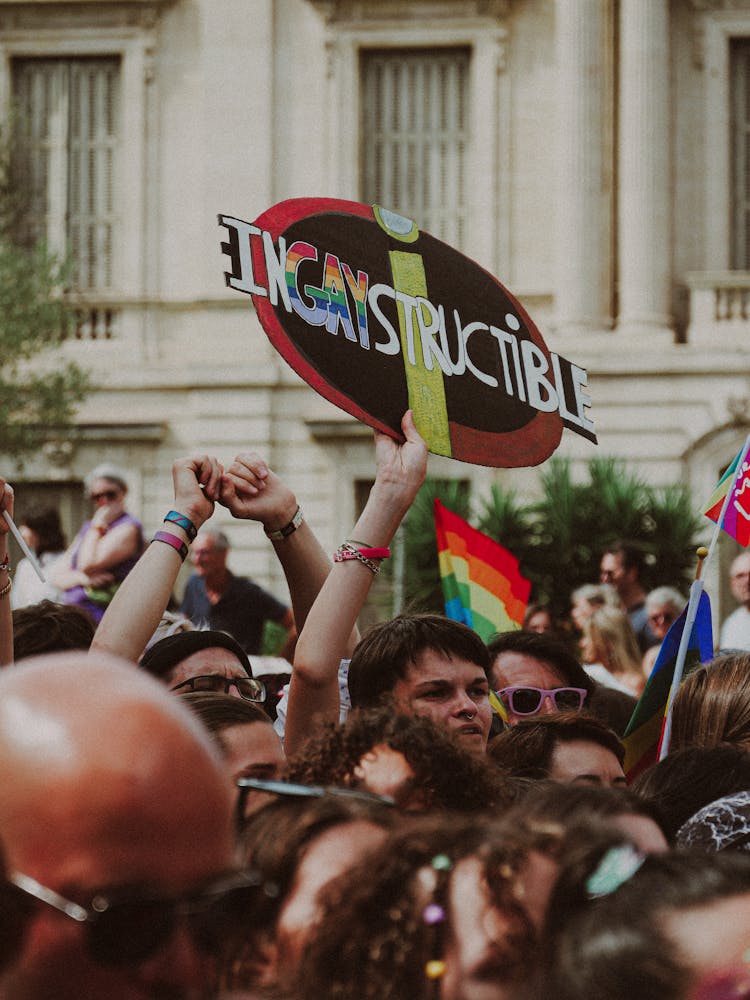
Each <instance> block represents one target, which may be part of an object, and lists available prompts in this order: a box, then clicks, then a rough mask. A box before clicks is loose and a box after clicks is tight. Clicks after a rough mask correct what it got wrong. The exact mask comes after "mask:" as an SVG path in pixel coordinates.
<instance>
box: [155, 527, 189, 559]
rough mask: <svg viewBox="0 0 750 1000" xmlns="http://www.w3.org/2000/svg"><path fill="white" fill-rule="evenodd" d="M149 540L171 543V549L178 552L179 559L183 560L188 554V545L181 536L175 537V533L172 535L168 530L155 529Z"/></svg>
mask: <svg viewBox="0 0 750 1000" xmlns="http://www.w3.org/2000/svg"><path fill="white" fill-rule="evenodd" d="M151 541H152V542H164V543H165V544H166V545H171V547H172V548H173V549H176V550H177V552H179V554H180V559H182V561H183V562H185V556H187V554H188V547H187V545H186V544H185V543H184V542H183V541H182V539H181V538H178V537H177V535H172V534H170V533H169V532H168V531H157V532H156V534H155V535H154V537H153V538H152V539H151Z"/></svg>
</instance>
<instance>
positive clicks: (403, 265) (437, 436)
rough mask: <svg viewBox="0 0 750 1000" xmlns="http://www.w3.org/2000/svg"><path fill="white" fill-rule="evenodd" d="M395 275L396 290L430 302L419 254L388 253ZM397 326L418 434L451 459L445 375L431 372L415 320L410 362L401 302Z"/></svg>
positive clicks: (404, 317)
mask: <svg viewBox="0 0 750 1000" xmlns="http://www.w3.org/2000/svg"><path fill="white" fill-rule="evenodd" d="M388 256H389V258H390V261H391V273H392V274H393V287H394V288H395V289H396V290H397V291H399V292H405V293H406V294H407V295H413V296H415V297H416V296H420V297H421V298H424V299H426V298H427V276H426V275H425V273H424V264H423V262H422V257H421V255H420V254H418V253H407V252H406V251H405V250H391V251H389V253H388ZM397 306H398V324H399V328H400V330H401V350H402V352H403V355H404V370H405V372H406V388H407V392H408V395H409V406H410V408H411V409H412V410H413V411H414V422H415V424H416V425H417V430H418V431H419V433H420V434H421V435H422V437H423V438H424V439H425V441H426V442H427V447H428V448H429V449H430V451H432V452H436V453H437V454H438V455H448V456H449V457H450V456H452V454H453V451H452V449H451V439H450V431H449V428H448V409H447V405H446V402H445V386H444V385H443V373H442V371H441V370H440V368H439V367H438V366H435V367H434V368H433V369H432V371H430V370H429V369H428V368H427V367H426V365H425V363H424V356H423V353H422V344H421V341H420V339H419V330H418V328H417V323H416V317H412V320H413V342H414V364H411V362H410V361H409V345H408V339H407V336H406V311H405V309H404V304H403V302H398V303H397Z"/></svg>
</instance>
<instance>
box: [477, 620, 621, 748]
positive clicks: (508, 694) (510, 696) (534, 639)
mask: <svg viewBox="0 0 750 1000" xmlns="http://www.w3.org/2000/svg"><path fill="white" fill-rule="evenodd" d="M488 647H489V651H490V657H491V667H490V682H491V684H492V688H493V690H494V691H495V692H497V693H498V697H500V700H501V701H502V702H503V703H504V705H505V708H506V712H507V715H508V720H507V721H508V723H509V725H511V726H514V725H516V723H517V722H519V721H521V720H522V719H526V718H528V717H529V716H536V715H540V716H542V715H550V714H552V713H555V712H569V711H579V710H580V709H582V708H585V709H586V711H587V712H590V713H591V715H594V716H596V717H597V718H598V719H600V720H601V721H602V722H604V723H606V725H607V726H609V727H610V728H611V729H613V730H614V731H615V732H616V733H617V734H618V736H621V735H622V734H623V733H624V732H625V727H626V726H627V724H628V722H629V721H630V717H631V715H632V714H633V709H634V708H635V704H636V699H635V697H634V696H633V695H631V694H627V693H625V692H624V691H618V690H616V689H615V688H612V687H607V686H605V685H604V684H601V683H599V682H598V681H597V680H595V679H594V678H593V677H590V676H589V675H588V674H587V673H586V671H585V670H584V668H583V667H582V666H581V664H580V663H579V662H578V660H577V659H576V657H575V656H574V655H573V654H572V653H571V652H570V650H569V649H568V648H567V646H565V645H564V644H563V643H562V642H560V641H558V640H557V639H554V638H552V637H551V636H548V635H539V634H538V633H535V632H523V631H514V632H500V633H498V634H497V635H496V636H494V637H493V638H492V639H491V640H490V642H489V643H488ZM502 692H505V693H504V694H503V693H502ZM511 701H512V704H511Z"/></svg>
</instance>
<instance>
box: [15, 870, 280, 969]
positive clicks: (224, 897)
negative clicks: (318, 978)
mask: <svg viewBox="0 0 750 1000" xmlns="http://www.w3.org/2000/svg"><path fill="white" fill-rule="evenodd" d="M262 886H263V880H262V878H261V876H260V875H259V874H257V873H255V872H234V873H231V874H229V875H224V876H222V877H220V878H218V879H215V880H213V881H212V882H210V883H208V884H206V885H205V886H203V887H202V888H200V889H197V890H195V891H194V892H191V893H188V894H185V895H184V896H179V897H174V896H163V895H159V894H157V893H148V892H147V891H145V890H143V889H138V890H137V889H130V890H127V889H122V890H116V891H113V892H111V893H106V894H105V893H99V894H97V895H95V896H94V897H93V898H92V900H91V903H90V904H89V905H88V906H81V905H80V904H79V903H74V902H73V901H72V900H70V899H66V898H65V896H61V895H60V894H59V893H58V892H55V890H54V889H49V888H48V887H47V886H45V885H42V884H41V883H40V882H37V881H36V879H33V878H31V877H30V876H29V875H23V874H21V873H20V872H15V873H14V874H12V875H9V876H8V880H7V882H5V883H3V884H2V889H0V894H1V895H2V896H3V897H5V898H4V899H3V904H2V905H3V912H4V914H6V915H7V917H8V918H9V919H7V920H6V922H7V923H9V924H10V925H11V927H12V928H13V933H14V934H16V935H17V937H20V934H21V933H22V932H23V929H24V928H25V926H26V923H27V922H28V919H29V918H30V917H31V915H32V913H33V908H34V907H35V906H37V905H38V904H39V903H43V904H44V905H46V906H49V907H51V908H52V909H54V910H56V911H57V912H58V913H62V914H64V916H66V917H70V918H71V919H72V920H75V921H76V922H77V923H79V924H82V925H84V926H85V928H86V948H87V950H88V953H89V956H90V957H91V959H93V961H95V962H96V963H98V964H99V965H106V966H124V965H134V964H138V963H140V962H143V961H145V960H146V959H147V958H150V957H151V956H152V955H154V954H155V953H156V952H158V951H159V949H160V948H162V947H163V946H164V945H165V944H166V943H167V942H168V941H169V939H170V938H171V936H172V935H173V934H174V932H175V930H176V928H177V926H178V925H179V924H180V922H184V923H185V924H186V925H187V927H188V928H189V930H190V932H191V934H192V936H193V939H194V941H195V943H196V944H197V945H198V947H200V948H201V949H203V950H205V951H209V952H210V951H213V950H214V949H215V948H216V947H218V945H219V944H220V942H221V941H222V940H223V939H224V938H225V937H226V935H227V934H228V933H229V932H230V931H231V930H233V929H236V928H237V926H241V922H242V921H245V922H246V921H247V920H248V918H252V916H253V913H254V910H255V909H256V907H257V902H258V900H259V899H260V898H261V890H262ZM13 903H15V914H16V916H17V917H19V918H20V919H12V914H13V913H14V909H13ZM6 907H7V908H6ZM19 927H20V928H21V931H20V932H19V930H18V928H19ZM5 937H6V931H5V930H3V932H2V935H0V949H2V951H3V952H4V951H5V944H6V942H5Z"/></svg>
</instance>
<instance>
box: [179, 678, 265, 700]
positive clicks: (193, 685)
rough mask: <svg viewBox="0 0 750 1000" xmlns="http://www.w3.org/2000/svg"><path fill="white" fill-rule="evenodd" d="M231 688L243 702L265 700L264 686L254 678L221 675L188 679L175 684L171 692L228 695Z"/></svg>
mask: <svg viewBox="0 0 750 1000" xmlns="http://www.w3.org/2000/svg"><path fill="white" fill-rule="evenodd" d="M231 687H235V688H237V694H238V695H239V696H240V698H243V699H244V700H245V701H255V702H261V701H265V698H266V686H265V684H264V683H263V681H259V680H256V679H255V677H224V676H223V675H222V674H199V675H198V676H197V677H189V678H188V679H187V680H186V681H183V682H182V683H181V684H176V685H175V686H174V687H173V688H172V690H173V691H181V690H185V691H212V692H217V693H219V694H229V689H230V688H231Z"/></svg>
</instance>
